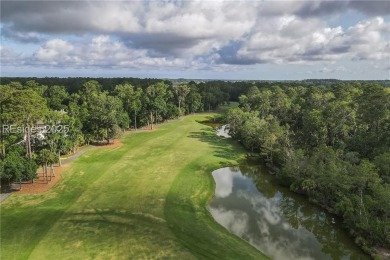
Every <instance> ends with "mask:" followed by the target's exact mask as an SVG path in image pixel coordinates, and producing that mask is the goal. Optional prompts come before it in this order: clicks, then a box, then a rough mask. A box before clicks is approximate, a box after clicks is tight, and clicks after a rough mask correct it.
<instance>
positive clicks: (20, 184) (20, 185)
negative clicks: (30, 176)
mask: <svg viewBox="0 0 390 260" xmlns="http://www.w3.org/2000/svg"><path fill="white" fill-rule="evenodd" d="M19 190H22V179H19Z"/></svg>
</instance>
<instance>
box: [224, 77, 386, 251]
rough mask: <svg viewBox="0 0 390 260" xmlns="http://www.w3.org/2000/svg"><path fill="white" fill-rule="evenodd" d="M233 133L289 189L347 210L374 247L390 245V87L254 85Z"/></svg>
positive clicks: (342, 212)
mask: <svg viewBox="0 0 390 260" xmlns="http://www.w3.org/2000/svg"><path fill="white" fill-rule="evenodd" d="M239 99H240V102H239V107H237V108H234V109H231V110H230V111H229V112H228V114H227V121H228V123H229V125H230V134H231V135H232V136H233V137H234V138H236V139H238V140H239V141H240V142H241V143H242V144H243V145H244V146H245V148H247V149H248V150H250V151H251V152H254V153H256V154H259V155H260V156H261V158H262V159H263V160H264V162H265V163H266V165H267V166H268V167H269V168H270V169H271V172H273V173H274V174H275V175H276V176H277V177H278V178H279V179H280V181H281V182H282V183H283V184H285V185H288V186H289V187H290V189H291V190H293V191H295V192H298V193H302V194H305V195H307V196H308V197H309V199H310V200H311V201H312V202H314V203H316V204H319V205H320V206H322V207H324V208H326V209H328V210H329V211H330V212H332V213H335V214H337V215H339V216H341V217H342V219H343V223H344V224H345V226H346V228H348V229H349V231H350V233H351V234H352V235H353V236H354V237H355V238H356V242H357V243H358V244H360V245H361V246H362V247H363V248H365V249H366V250H367V251H369V248H370V247H372V246H384V247H389V245H390V203H389V201H390V89H389V88H384V87H383V86H380V85H378V84H375V83H360V82H355V83H345V82H336V83H335V84H331V85H330V86H310V87H300V86H296V87H292V86H288V85H284V86H273V87H265V88H258V87H252V88H251V89H250V90H249V91H248V92H247V93H246V94H245V95H241V96H240V98H239Z"/></svg>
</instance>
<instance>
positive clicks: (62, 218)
mask: <svg viewBox="0 0 390 260" xmlns="http://www.w3.org/2000/svg"><path fill="white" fill-rule="evenodd" d="M210 116H213V114H203V115H195V116H188V117H184V118H182V119H180V120H175V121H172V122H169V123H166V124H164V125H161V126H159V128H158V130H157V131H153V132H138V133H132V134H128V135H126V136H125V137H124V138H123V139H122V142H123V145H122V146H120V147H106V148H100V149H98V148H94V149H92V150H89V151H88V152H86V153H85V154H83V155H82V156H81V157H80V158H78V159H77V160H76V161H74V162H73V163H72V165H71V166H70V167H69V168H68V169H67V170H66V171H65V172H64V173H63V179H61V180H60V181H59V182H58V183H57V184H56V186H54V187H53V188H52V189H51V190H50V191H48V192H45V193H42V194H34V195H12V196H11V197H10V198H8V199H7V200H6V201H5V202H4V204H3V205H2V206H1V251H0V254H1V255H0V258H1V259H4V260H5V259H27V258H29V259H144V258H148V259H149V258H179V259H192V258H218V259H226V258H231V259H263V258H265V257H264V256H263V255H262V254H261V253H260V252H259V251H257V250H256V249H255V248H253V247H252V246H250V245H249V244H247V243H246V242H244V241H242V240H241V239H239V238H238V237H235V236H234V235H231V234H230V233H229V232H228V231H226V230H225V229H224V228H223V227H222V226H220V225H219V224H217V223H216V222H215V221H214V220H213V218H212V217H211V215H210V214H209V212H208V211H207V209H206V206H207V204H208V201H209V200H210V199H211V197H212V196H213V194H214V188H215V184H214V181H213V178H212V175H211V171H212V170H213V169H216V168H219V167H222V166H226V165H229V164H235V163H237V161H236V160H237V159H240V158H242V156H243V154H244V151H243V150H242V149H241V148H240V147H239V146H238V145H237V144H235V143H234V141H232V140H227V139H223V138H220V137H217V136H215V135H214V133H213V129H212V128H211V127H208V126H205V125H202V124H200V123H198V122H197V121H201V120H205V119H206V118H207V117H210Z"/></svg>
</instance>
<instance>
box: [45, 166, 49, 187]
mask: <svg viewBox="0 0 390 260" xmlns="http://www.w3.org/2000/svg"><path fill="white" fill-rule="evenodd" d="M45 179H46V183H49V180H48V178H47V163H45Z"/></svg>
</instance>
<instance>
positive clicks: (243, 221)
mask: <svg viewBox="0 0 390 260" xmlns="http://www.w3.org/2000/svg"><path fill="white" fill-rule="evenodd" d="M212 174H213V177H214V180H215V182H216V190H215V197H214V198H213V199H212V201H211V202H210V204H209V206H208V209H209V211H210V213H211V214H212V216H213V217H214V219H215V220H216V221H217V222H218V223H220V224H221V225H222V226H224V227H225V228H226V229H228V230H229V231H230V232H232V233H234V234H236V235H237V236H239V237H241V238H243V239H244V240H246V241H248V242H249V243H250V244H252V245H253V246H254V247H256V248H257V249H259V250H260V251H262V252H263V253H265V254H266V255H268V256H270V257H271V258H272V259H282V260H283V259H316V260H318V259H370V258H369V257H368V256H367V255H365V254H364V253H363V252H362V251H361V249H360V248H359V247H357V246H356V245H355V244H354V243H353V241H352V238H351V237H349V236H348V234H347V232H346V231H345V230H344V229H342V224H341V222H340V220H339V219H337V218H336V217H335V216H333V215H330V214H328V213H326V212H325V211H324V210H323V209H321V208H319V207H317V206H315V205H313V204H311V203H310V202H309V201H308V200H307V199H306V198H305V197H304V196H301V195H298V194H295V193H293V192H291V191H289V190H288V189H287V188H285V187H282V186H280V185H278V183H277V181H276V180H275V178H274V176H272V175H270V174H268V173H267V171H266V169H265V168H264V167H262V166H259V165H252V164H249V163H248V164H245V165H240V166H239V167H226V168H221V169H218V170H216V171H214V172H213V173H212Z"/></svg>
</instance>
